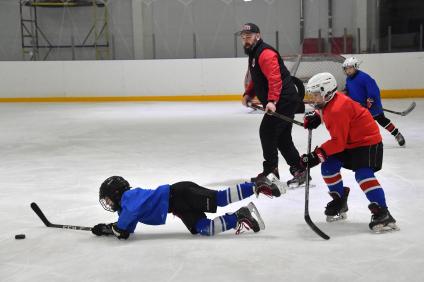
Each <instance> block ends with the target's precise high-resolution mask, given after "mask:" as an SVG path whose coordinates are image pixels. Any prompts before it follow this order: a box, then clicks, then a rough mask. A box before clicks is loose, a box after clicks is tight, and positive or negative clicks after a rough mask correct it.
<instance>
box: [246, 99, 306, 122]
mask: <svg viewBox="0 0 424 282" xmlns="http://www.w3.org/2000/svg"><path fill="white" fill-rule="evenodd" d="M247 106H248V107H249V108H252V109H255V110H261V111H265V110H264V108H262V107H260V106H256V105H254V104H252V103H248V104H247ZM265 113H266V114H267V115H270V116H274V117H276V118H279V119H282V120H285V121H288V122H291V123H293V124H296V125H299V126H301V127H303V122H300V121H297V120H295V119H292V118H289V117H287V116H285V115H282V114H279V113H277V112H265Z"/></svg>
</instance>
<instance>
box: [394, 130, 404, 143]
mask: <svg viewBox="0 0 424 282" xmlns="http://www.w3.org/2000/svg"><path fill="white" fill-rule="evenodd" d="M395 138H396V141H397V142H398V143H399V146H405V138H404V137H403V135H402V134H401V133H400V132H398V134H396V136H395Z"/></svg>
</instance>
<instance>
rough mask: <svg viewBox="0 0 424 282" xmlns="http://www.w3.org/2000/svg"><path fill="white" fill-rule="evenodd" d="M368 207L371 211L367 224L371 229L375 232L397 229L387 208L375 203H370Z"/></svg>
mask: <svg viewBox="0 0 424 282" xmlns="http://www.w3.org/2000/svg"><path fill="white" fill-rule="evenodd" d="M368 208H369V209H370V211H371V213H372V216H371V222H370V224H369V227H370V229H371V230H372V231H374V232H375V233H383V232H387V231H395V230H396V231H397V230H399V227H398V226H397V225H396V220H395V219H394V218H393V216H392V215H391V214H390V212H389V210H388V209H387V208H382V207H380V206H379V205H378V204H377V203H371V204H370V205H369V206H368Z"/></svg>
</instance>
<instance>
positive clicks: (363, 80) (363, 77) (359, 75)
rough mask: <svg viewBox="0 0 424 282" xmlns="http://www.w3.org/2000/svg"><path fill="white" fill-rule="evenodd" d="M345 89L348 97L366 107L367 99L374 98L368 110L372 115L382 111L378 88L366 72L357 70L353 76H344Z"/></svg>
mask: <svg viewBox="0 0 424 282" xmlns="http://www.w3.org/2000/svg"><path fill="white" fill-rule="evenodd" d="M346 90H347V93H348V95H349V97H350V98H352V99H353V100H354V101H356V102H358V103H360V104H361V105H362V106H364V107H366V108H367V99H368V98H371V99H373V100H374V102H373V103H372V106H371V108H369V109H368V110H369V111H370V113H371V115H372V116H373V117H375V116H377V115H379V114H381V113H382V112H383V105H382V104H381V97H380V89H379V88H378V86H377V83H376V82H375V80H374V79H373V78H372V77H371V76H369V75H368V74H367V73H365V72H363V71H360V70H358V71H357V72H356V73H355V75H354V76H353V77H350V76H348V77H347V78H346Z"/></svg>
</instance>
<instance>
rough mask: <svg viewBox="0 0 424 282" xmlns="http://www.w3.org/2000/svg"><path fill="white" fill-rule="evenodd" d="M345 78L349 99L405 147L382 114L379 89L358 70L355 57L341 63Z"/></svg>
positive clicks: (396, 130) (397, 133)
mask: <svg viewBox="0 0 424 282" xmlns="http://www.w3.org/2000/svg"><path fill="white" fill-rule="evenodd" d="M343 70H344V72H345V74H346V75H347V77H346V92H347V95H349V97H350V98H352V99H353V100H355V101H356V102H358V103H359V104H361V105H362V106H363V107H365V108H367V109H368V110H369V111H370V113H371V115H372V116H373V118H374V119H375V120H376V121H377V122H378V124H380V125H381V126H382V127H384V128H385V129H386V130H387V131H389V132H390V133H391V134H392V135H393V136H394V137H395V138H396V141H397V142H398V143H399V146H404V145H405V138H404V137H403V135H402V134H401V133H400V132H399V130H398V129H397V128H396V126H395V125H394V124H393V123H392V122H391V121H390V119H388V118H387V117H386V116H385V115H384V112H383V106H382V104H381V96H380V89H379V88H378V86H377V83H376V82H375V80H374V79H373V78H372V77H371V76H370V75H369V74H367V73H365V72H363V71H361V70H359V61H358V59H356V58H355V57H350V58H347V59H346V60H345V61H344V62H343Z"/></svg>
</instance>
